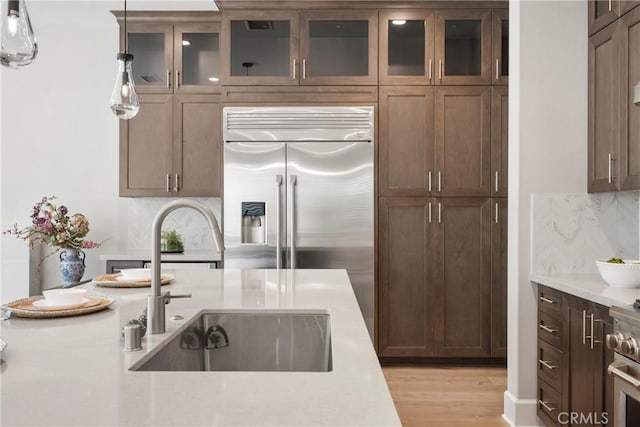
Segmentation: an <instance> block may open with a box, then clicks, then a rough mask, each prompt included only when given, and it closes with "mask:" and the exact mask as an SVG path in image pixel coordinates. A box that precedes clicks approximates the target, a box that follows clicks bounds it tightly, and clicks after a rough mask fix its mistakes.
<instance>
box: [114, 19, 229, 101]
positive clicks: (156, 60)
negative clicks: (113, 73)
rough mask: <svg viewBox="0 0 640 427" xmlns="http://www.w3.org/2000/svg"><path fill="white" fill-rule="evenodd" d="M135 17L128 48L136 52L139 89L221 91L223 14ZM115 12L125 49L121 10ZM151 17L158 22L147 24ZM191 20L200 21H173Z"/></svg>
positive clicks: (137, 84)
mask: <svg viewBox="0 0 640 427" xmlns="http://www.w3.org/2000/svg"><path fill="white" fill-rule="evenodd" d="M132 15H133V17H131V20H132V21H134V22H128V23H127V35H126V37H127V50H128V51H129V53H131V54H133V81H134V83H135V85H136V91H137V92H138V93H210V92H219V90H220V89H219V88H220V40H219V39H220V22H219V20H220V18H219V15H217V16H216V15H213V16H212V15H203V14H200V15H198V16H192V15H189V16H182V15H181V14H179V13H178V14H176V15H172V14H169V13H167V12H165V13H161V12H149V13H145V12H132ZM147 15H149V16H147ZM116 16H117V17H118V21H119V22H120V31H121V33H120V48H121V49H124V48H125V46H124V41H125V34H124V25H123V22H122V20H121V17H120V12H117V14H116ZM153 19H157V20H158V21H160V22H147V21H150V20H153ZM189 19H193V20H196V21H197V22H192V23H184V24H178V23H173V22H171V20H175V21H177V22H184V21H186V20H189ZM206 19H210V20H211V21H209V22H207V21H206ZM142 20H146V21H145V22H144V23H143V22H140V21H142ZM214 20H217V22H215V21H214ZM136 21H138V22H136Z"/></svg>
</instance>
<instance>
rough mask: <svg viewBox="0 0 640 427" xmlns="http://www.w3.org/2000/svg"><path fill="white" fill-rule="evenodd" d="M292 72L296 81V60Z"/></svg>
mask: <svg viewBox="0 0 640 427" xmlns="http://www.w3.org/2000/svg"><path fill="white" fill-rule="evenodd" d="M291 71H292V73H291V74H293V80H295V79H296V60H295V59H294V60H293V67H291Z"/></svg>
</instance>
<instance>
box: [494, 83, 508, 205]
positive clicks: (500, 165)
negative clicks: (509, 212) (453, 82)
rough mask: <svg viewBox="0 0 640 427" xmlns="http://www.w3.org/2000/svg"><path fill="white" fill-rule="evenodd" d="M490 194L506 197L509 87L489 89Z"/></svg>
mask: <svg viewBox="0 0 640 427" xmlns="http://www.w3.org/2000/svg"><path fill="white" fill-rule="evenodd" d="M491 174H492V176H491V195H492V196H494V197H507V195H508V178H509V88H508V87H506V86H494V87H493V88H492V90H491Z"/></svg>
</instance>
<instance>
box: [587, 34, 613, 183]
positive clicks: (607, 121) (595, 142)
mask: <svg viewBox="0 0 640 427" xmlns="http://www.w3.org/2000/svg"><path fill="white" fill-rule="evenodd" d="M620 33H621V30H620V24H619V22H616V23H614V24H612V25H610V26H608V27H606V28H605V29H604V30H602V31H600V32H598V33H597V34H595V35H594V36H592V37H590V38H589V134H588V144H589V145H588V146H589V150H588V161H589V163H588V180H589V182H588V190H589V192H599V191H615V190H616V189H617V181H618V175H617V173H616V171H617V168H616V165H617V164H618V163H617V162H618V140H619V132H620V123H619V111H620V101H619V91H620V85H619V80H620V79H619V69H618V66H619V60H618V49H619V44H620Z"/></svg>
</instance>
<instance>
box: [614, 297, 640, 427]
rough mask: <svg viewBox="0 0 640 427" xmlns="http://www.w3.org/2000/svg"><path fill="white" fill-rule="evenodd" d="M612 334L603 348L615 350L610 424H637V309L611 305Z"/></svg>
mask: <svg viewBox="0 0 640 427" xmlns="http://www.w3.org/2000/svg"><path fill="white" fill-rule="evenodd" d="M609 313H610V314H611V317H613V318H614V319H615V325H614V333H612V334H608V335H607V338H606V341H607V347H608V348H610V349H613V350H614V351H615V355H614V361H613V362H612V363H611V364H610V365H609V368H608V371H609V374H610V375H612V376H613V377H614V386H613V387H614V414H613V420H614V427H637V426H639V425H640V309H633V308H623V307H612V308H611V310H610V311H609Z"/></svg>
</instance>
